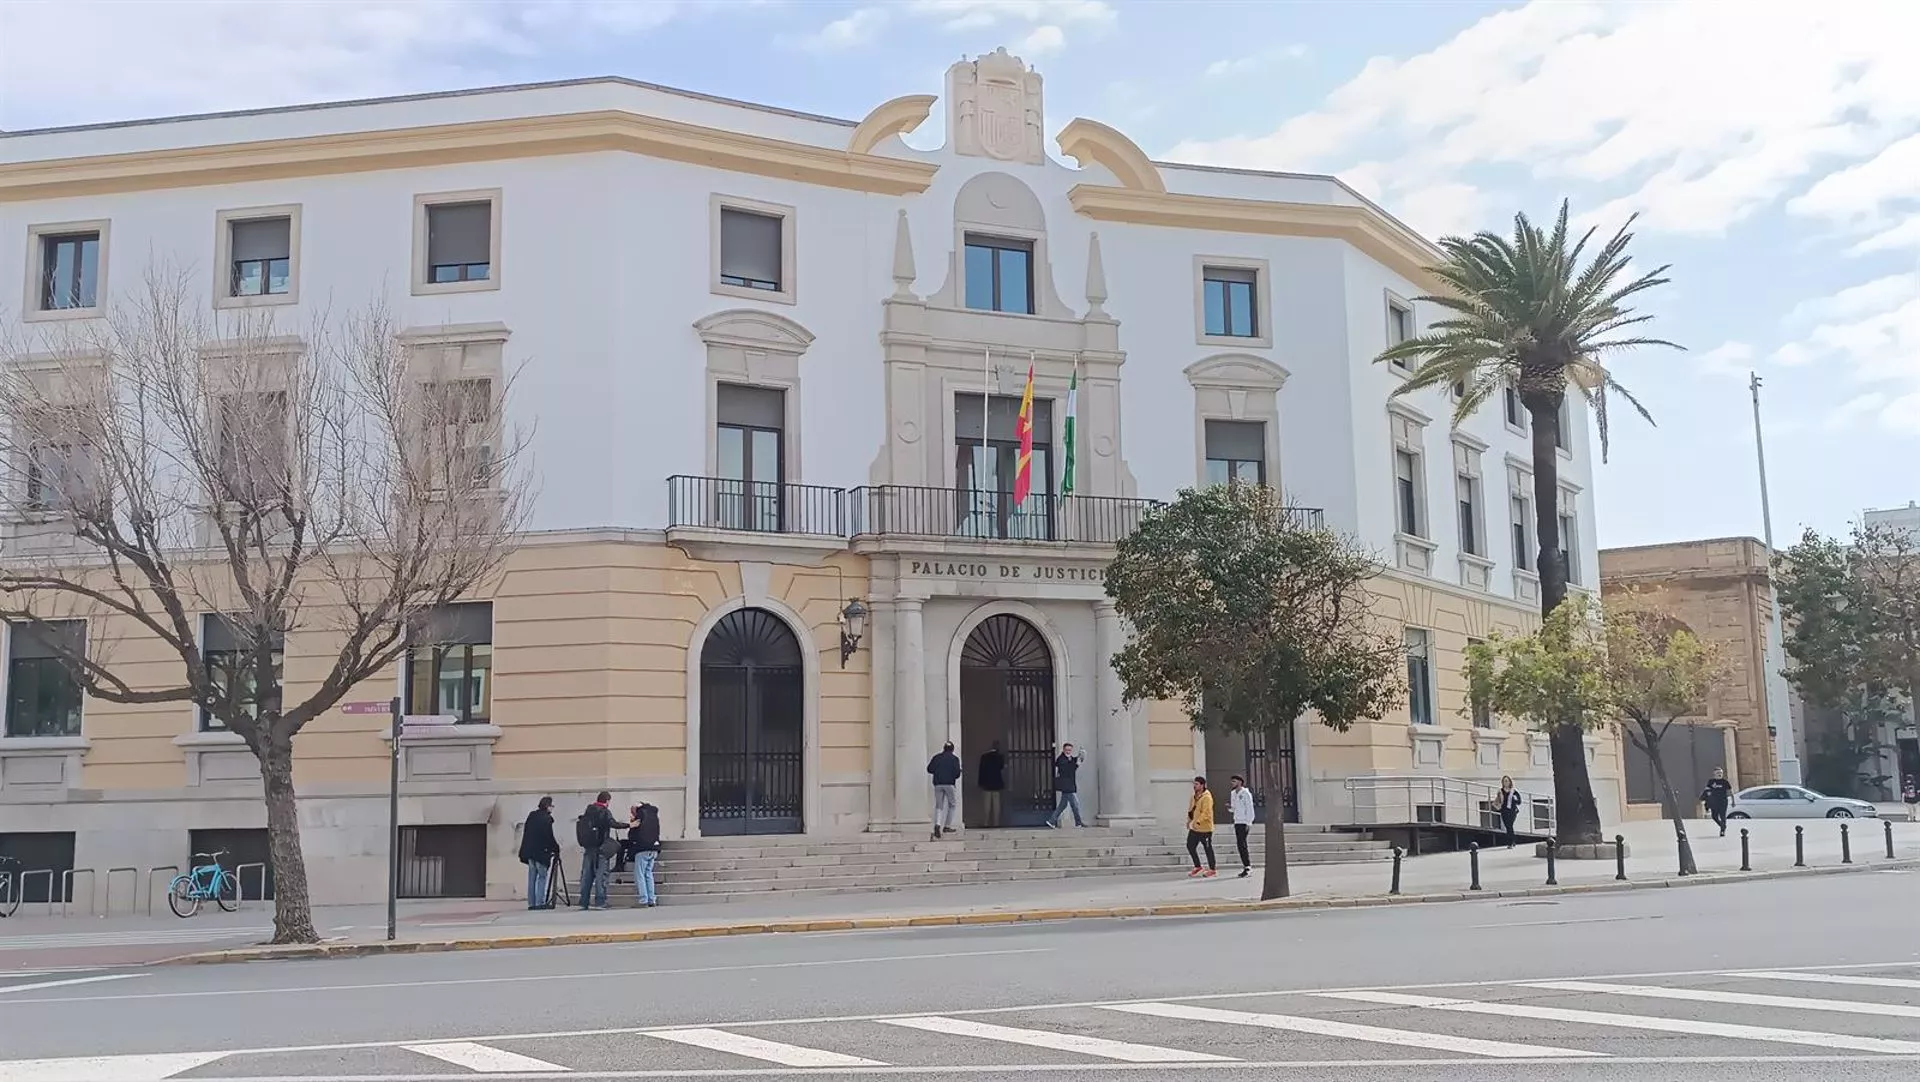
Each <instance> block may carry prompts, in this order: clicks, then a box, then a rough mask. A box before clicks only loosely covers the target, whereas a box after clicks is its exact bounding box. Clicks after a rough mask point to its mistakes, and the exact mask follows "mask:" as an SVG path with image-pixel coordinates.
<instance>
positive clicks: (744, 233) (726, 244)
mask: <svg viewBox="0 0 1920 1082" xmlns="http://www.w3.org/2000/svg"><path fill="white" fill-rule="evenodd" d="M783 225H784V223H783V222H782V221H781V220H780V219H779V218H776V217H774V216H772V215H770V214H754V213H752V212H750V211H744V210H734V209H732V208H731V207H722V208H721V209H720V273H721V275H722V276H724V277H727V278H740V279H744V280H746V281H749V282H772V283H773V284H774V285H775V286H776V287H779V286H782V285H784V284H785V283H783V282H782V281H781V280H780V232H781V229H782V227H783Z"/></svg>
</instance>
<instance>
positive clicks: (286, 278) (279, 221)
mask: <svg viewBox="0 0 1920 1082" xmlns="http://www.w3.org/2000/svg"><path fill="white" fill-rule="evenodd" d="M227 253H228V259H227V295H228V296H230V297H270V296H284V295H285V294H286V293H287V292H288V291H289V290H290V289H291V288H292V286H293V218H292V217H291V216H289V215H284V214H282V215H275V216H273V217H266V218H237V219H229V220H228V222H227Z"/></svg>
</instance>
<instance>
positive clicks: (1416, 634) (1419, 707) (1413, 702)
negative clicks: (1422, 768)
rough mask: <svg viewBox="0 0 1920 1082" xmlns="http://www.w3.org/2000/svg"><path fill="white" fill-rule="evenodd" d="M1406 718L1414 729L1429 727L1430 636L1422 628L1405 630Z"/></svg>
mask: <svg viewBox="0 0 1920 1082" xmlns="http://www.w3.org/2000/svg"><path fill="white" fill-rule="evenodd" d="M1402 641H1403V642H1404V643H1405V646H1406V652H1407V714H1408V716H1409V717H1410V718H1411V719H1412V721H1413V724H1415V725H1432V724H1433V635H1432V633H1431V632H1429V631H1427V630H1426V629H1425V628H1418V627H1409V628H1406V629H1405V637H1404V639H1403V640H1402Z"/></svg>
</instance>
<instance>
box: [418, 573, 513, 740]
mask: <svg viewBox="0 0 1920 1082" xmlns="http://www.w3.org/2000/svg"><path fill="white" fill-rule="evenodd" d="M406 664H407V668H406V681H407V695H406V699H407V713H408V714H410V715H441V716H447V717H452V718H453V720H454V722H455V723H456V724H460V725H474V724H484V723H485V722H486V721H487V720H488V719H489V718H491V717H492V716H493V603H492V602H490V601H476V602H470V603H466V604H458V605H443V606H441V607H439V608H437V609H433V610H431V611H429V612H425V613H422V614H420V616H419V617H417V618H416V619H415V620H414V621H413V622H412V625H411V626H410V627H409V628H408V629H407V663H406Z"/></svg>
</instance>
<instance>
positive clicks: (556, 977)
mask: <svg viewBox="0 0 1920 1082" xmlns="http://www.w3.org/2000/svg"><path fill="white" fill-rule="evenodd" d="M1052 951H1053V948H1052V947H1025V948H1022V949H1019V950H995V951H948V952H945V953H941V954H880V955H874V956H872V957H867V958H819V959H803V960H801V961H797V962H762V963H754V964H748V965H737V966H688V967H684V968H679V969H631V970H629V969H623V970H618V971H614V972H605V971H598V970H596V971H594V972H591V973H533V974H527V975H523V976H518V977H462V978H454V979H449V980H439V981H386V982H382V983H377V984H313V985H298V986H294V987H289V988H210V989H203V990H200V991H194V992H130V993H126V994H124V995H106V996H61V997H48V998H46V999H22V1000H16V1001H15V1002H13V1003H9V1004H8V1006H10V1007H11V1006H18V1005H20V1004H23V1003H113V1002H118V1001H121V1000H129V999H207V998H211V997H216V996H281V995H300V996H304V995H311V994H313V993H315V992H375V991H379V990H381V989H383V988H449V987H455V986H458V985H471V984H525V983H529V982H540V981H589V980H591V981H605V980H620V979H622V978H630V977H673V976H681V975H684V974H690V973H740V972H747V971H751V970H761V969H809V968H813V967H817V966H852V965H868V964H871V963H877V962H922V961H943V960H946V959H949V958H990V957H998V956H1003V955H1008V954H1049V953H1052ZM96 968H97V967H96ZM596 1032H597V1031H596ZM389 1043H394V1042H389Z"/></svg>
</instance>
